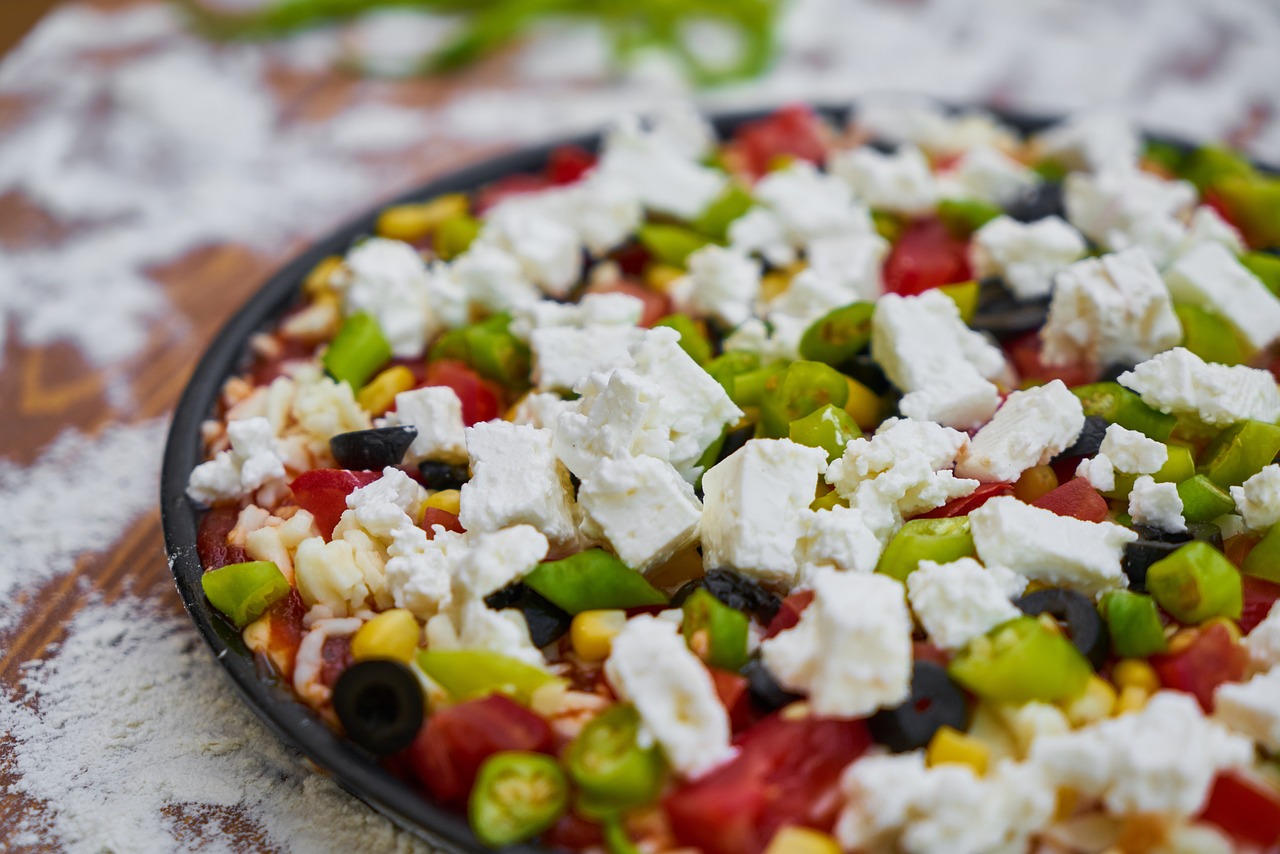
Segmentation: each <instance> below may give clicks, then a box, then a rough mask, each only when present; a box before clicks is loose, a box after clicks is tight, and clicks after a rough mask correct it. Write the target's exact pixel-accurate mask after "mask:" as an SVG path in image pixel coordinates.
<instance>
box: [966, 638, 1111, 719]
mask: <svg viewBox="0 0 1280 854" xmlns="http://www.w3.org/2000/svg"><path fill="white" fill-rule="evenodd" d="M947 672H948V673H949V674H950V675H951V678H952V679H954V680H956V682H958V683H960V684H961V685H962V686H963V687H965V688H967V689H969V690H970V691H972V692H973V693H974V694H977V695H978V696H979V697H981V698H983V699H984V700H993V701H995V702H1000V703H1027V702H1030V701H1032V700H1043V701H1045V702H1054V701H1056V700H1065V699H1068V698H1070V697H1075V696H1077V695H1078V694H1080V692H1082V691H1083V690H1084V688H1085V685H1087V684H1088V682H1089V677H1090V676H1091V675H1092V674H1093V668H1092V667H1091V666H1090V664H1089V660H1088V659H1087V658H1085V657H1084V655H1082V654H1081V652H1080V650H1078V649H1076V648H1075V645H1074V644H1072V643H1071V641H1070V640H1068V639H1067V638H1066V636H1065V635H1063V634H1061V633H1060V632H1057V631H1054V630H1053V629H1051V628H1049V627H1048V626H1047V625H1045V624H1044V623H1042V622H1040V620H1038V619H1036V618H1035V617H1015V618H1014V619H1012V620H1009V621H1008V622H1005V623H1001V624H1000V625H998V626H996V627H995V628H994V629H992V630H991V631H989V632H987V633H986V634H985V635H982V636H981V637H977V638H974V639H973V640H971V641H970V642H969V644H968V645H967V646H966V647H965V648H964V649H963V650H961V651H960V653H959V654H958V655H957V656H956V657H955V658H954V659H953V660H952V661H951V664H950V666H949V667H948V668H947Z"/></svg>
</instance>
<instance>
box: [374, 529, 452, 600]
mask: <svg viewBox="0 0 1280 854" xmlns="http://www.w3.org/2000/svg"><path fill="white" fill-rule="evenodd" d="M452 539H453V535H452V534H450V533H446V535H437V536H436V538H435V539H433V540H428V539H427V538H426V536H425V535H424V536H423V537H422V538H421V539H420V540H418V542H417V543H416V544H415V546H416V547H414V548H406V549H403V550H401V552H400V553H398V554H395V555H393V556H392V557H390V558H389V559H388V560H387V566H386V573H387V588H388V589H389V590H390V591H391V596H392V599H393V601H394V602H395V606H396V607H397V608H405V609H407V610H409V611H410V612H412V613H413V615H414V616H415V617H417V618H418V619H420V620H428V619H430V618H431V617H434V616H435V615H436V614H437V613H439V612H440V610H441V609H443V608H445V607H447V606H448V605H449V604H450V603H452V601H453V590H452V587H453V584H452V580H451V576H450V574H449V559H448V557H447V548H448V545H449V543H450V542H451V540H452Z"/></svg>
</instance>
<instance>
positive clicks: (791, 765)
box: [662, 714, 871, 854]
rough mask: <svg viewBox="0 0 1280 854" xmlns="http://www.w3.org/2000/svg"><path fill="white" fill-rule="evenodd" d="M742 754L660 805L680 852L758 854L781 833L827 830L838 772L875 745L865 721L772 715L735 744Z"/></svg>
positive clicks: (835, 800) (835, 803) (835, 802)
mask: <svg viewBox="0 0 1280 854" xmlns="http://www.w3.org/2000/svg"><path fill="white" fill-rule="evenodd" d="M734 744H735V745H736V746H737V747H738V754H737V756H735V757H734V758H733V759H731V760H730V761H729V762H727V763H725V764H724V765H722V766H720V767H719V768H716V769H715V770H713V771H711V772H710V773H708V774H707V775H705V776H703V777H701V778H699V779H698V780H696V781H694V782H690V783H686V784H685V785H683V786H681V787H680V788H678V789H676V790H675V791H674V792H672V793H671V794H670V795H668V796H667V797H666V798H665V799H664V800H663V802H662V806H663V809H665V810H666V813H667V818H668V819H669V820H670V822H671V830H672V832H673V833H674V834H675V837H676V839H677V840H678V841H679V842H680V844H681V845H688V846H692V847H696V848H699V849H701V850H702V851H703V854H757V852H760V851H763V850H764V848H765V846H766V845H768V844H769V840H770V839H771V838H772V837H773V835H774V833H775V832H776V831H777V830H778V828H780V827H784V826H786V825H802V826H806V827H813V828H817V829H819V830H830V828H831V826H832V824H833V823H834V822H835V817H836V812H837V810H838V809H839V805H840V797H839V792H838V784H839V780H840V773H841V772H842V771H843V770H844V769H845V768H846V767H847V766H848V765H849V763H850V762H852V761H854V760H855V759H857V758H858V757H859V756H861V755H862V754H863V752H865V751H866V749H867V748H868V747H869V746H870V745H871V736H870V734H868V732H867V728H866V725H865V724H864V723H863V722H862V721H851V720H833V719H829V718H828V719H824V718H802V719H798V720H784V719H783V718H782V717H780V716H779V715H776V714H775V715H772V716H770V717H768V718H765V719H764V720H763V721H761V722H760V723H758V724H756V725H755V726H753V727H751V728H750V729H748V730H747V731H746V732H744V733H742V734H741V735H739V736H738V737H737V738H736V739H734Z"/></svg>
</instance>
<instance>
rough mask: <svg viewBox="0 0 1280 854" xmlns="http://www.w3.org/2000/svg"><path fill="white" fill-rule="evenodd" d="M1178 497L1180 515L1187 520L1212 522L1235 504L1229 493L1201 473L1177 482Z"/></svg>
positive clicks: (1233, 507)
mask: <svg viewBox="0 0 1280 854" xmlns="http://www.w3.org/2000/svg"><path fill="white" fill-rule="evenodd" d="M1178 498H1180V499H1182V517H1183V518H1184V519H1186V520H1187V521H1188V522H1212V521H1213V520H1214V519H1217V518H1218V517H1219V516H1221V515H1222V514H1223V513H1230V512H1231V511H1232V510H1233V509H1235V506H1236V503H1235V501H1233V500H1232V499H1231V496H1230V495H1229V494H1227V493H1226V492H1224V491H1223V490H1221V489H1219V488H1218V485H1217V484H1215V483H1214V482H1213V481H1211V480H1209V478H1207V477H1205V476H1204V475H1202V474H1198V475H1196V476H1195V477H1190V478H1187V479H1186V480H1184V481H1183V482H1182V483H1180V484H1178Z"/></svg>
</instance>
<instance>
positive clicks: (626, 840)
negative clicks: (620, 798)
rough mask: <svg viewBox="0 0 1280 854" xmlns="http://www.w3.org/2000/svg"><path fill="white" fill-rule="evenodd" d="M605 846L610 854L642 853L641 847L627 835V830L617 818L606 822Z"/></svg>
mask: <svg viewBox="0 0 1280 854" xmlns="http://www.w3.org/2000/svg"><path fill="white" fill-rule="evenodd" d="M604 847H605V849H606V850H607V851H608V852H609V854H641V851H640V849H639V848H637V847H636V846H635V843H634V842H632V841H631V837H629V836H627V830H626V828H624V827H623V826H622V822H620V821H619V820H618V819H617V818H612V819H609V820H606V821H605V823H604Z"/></svg>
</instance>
